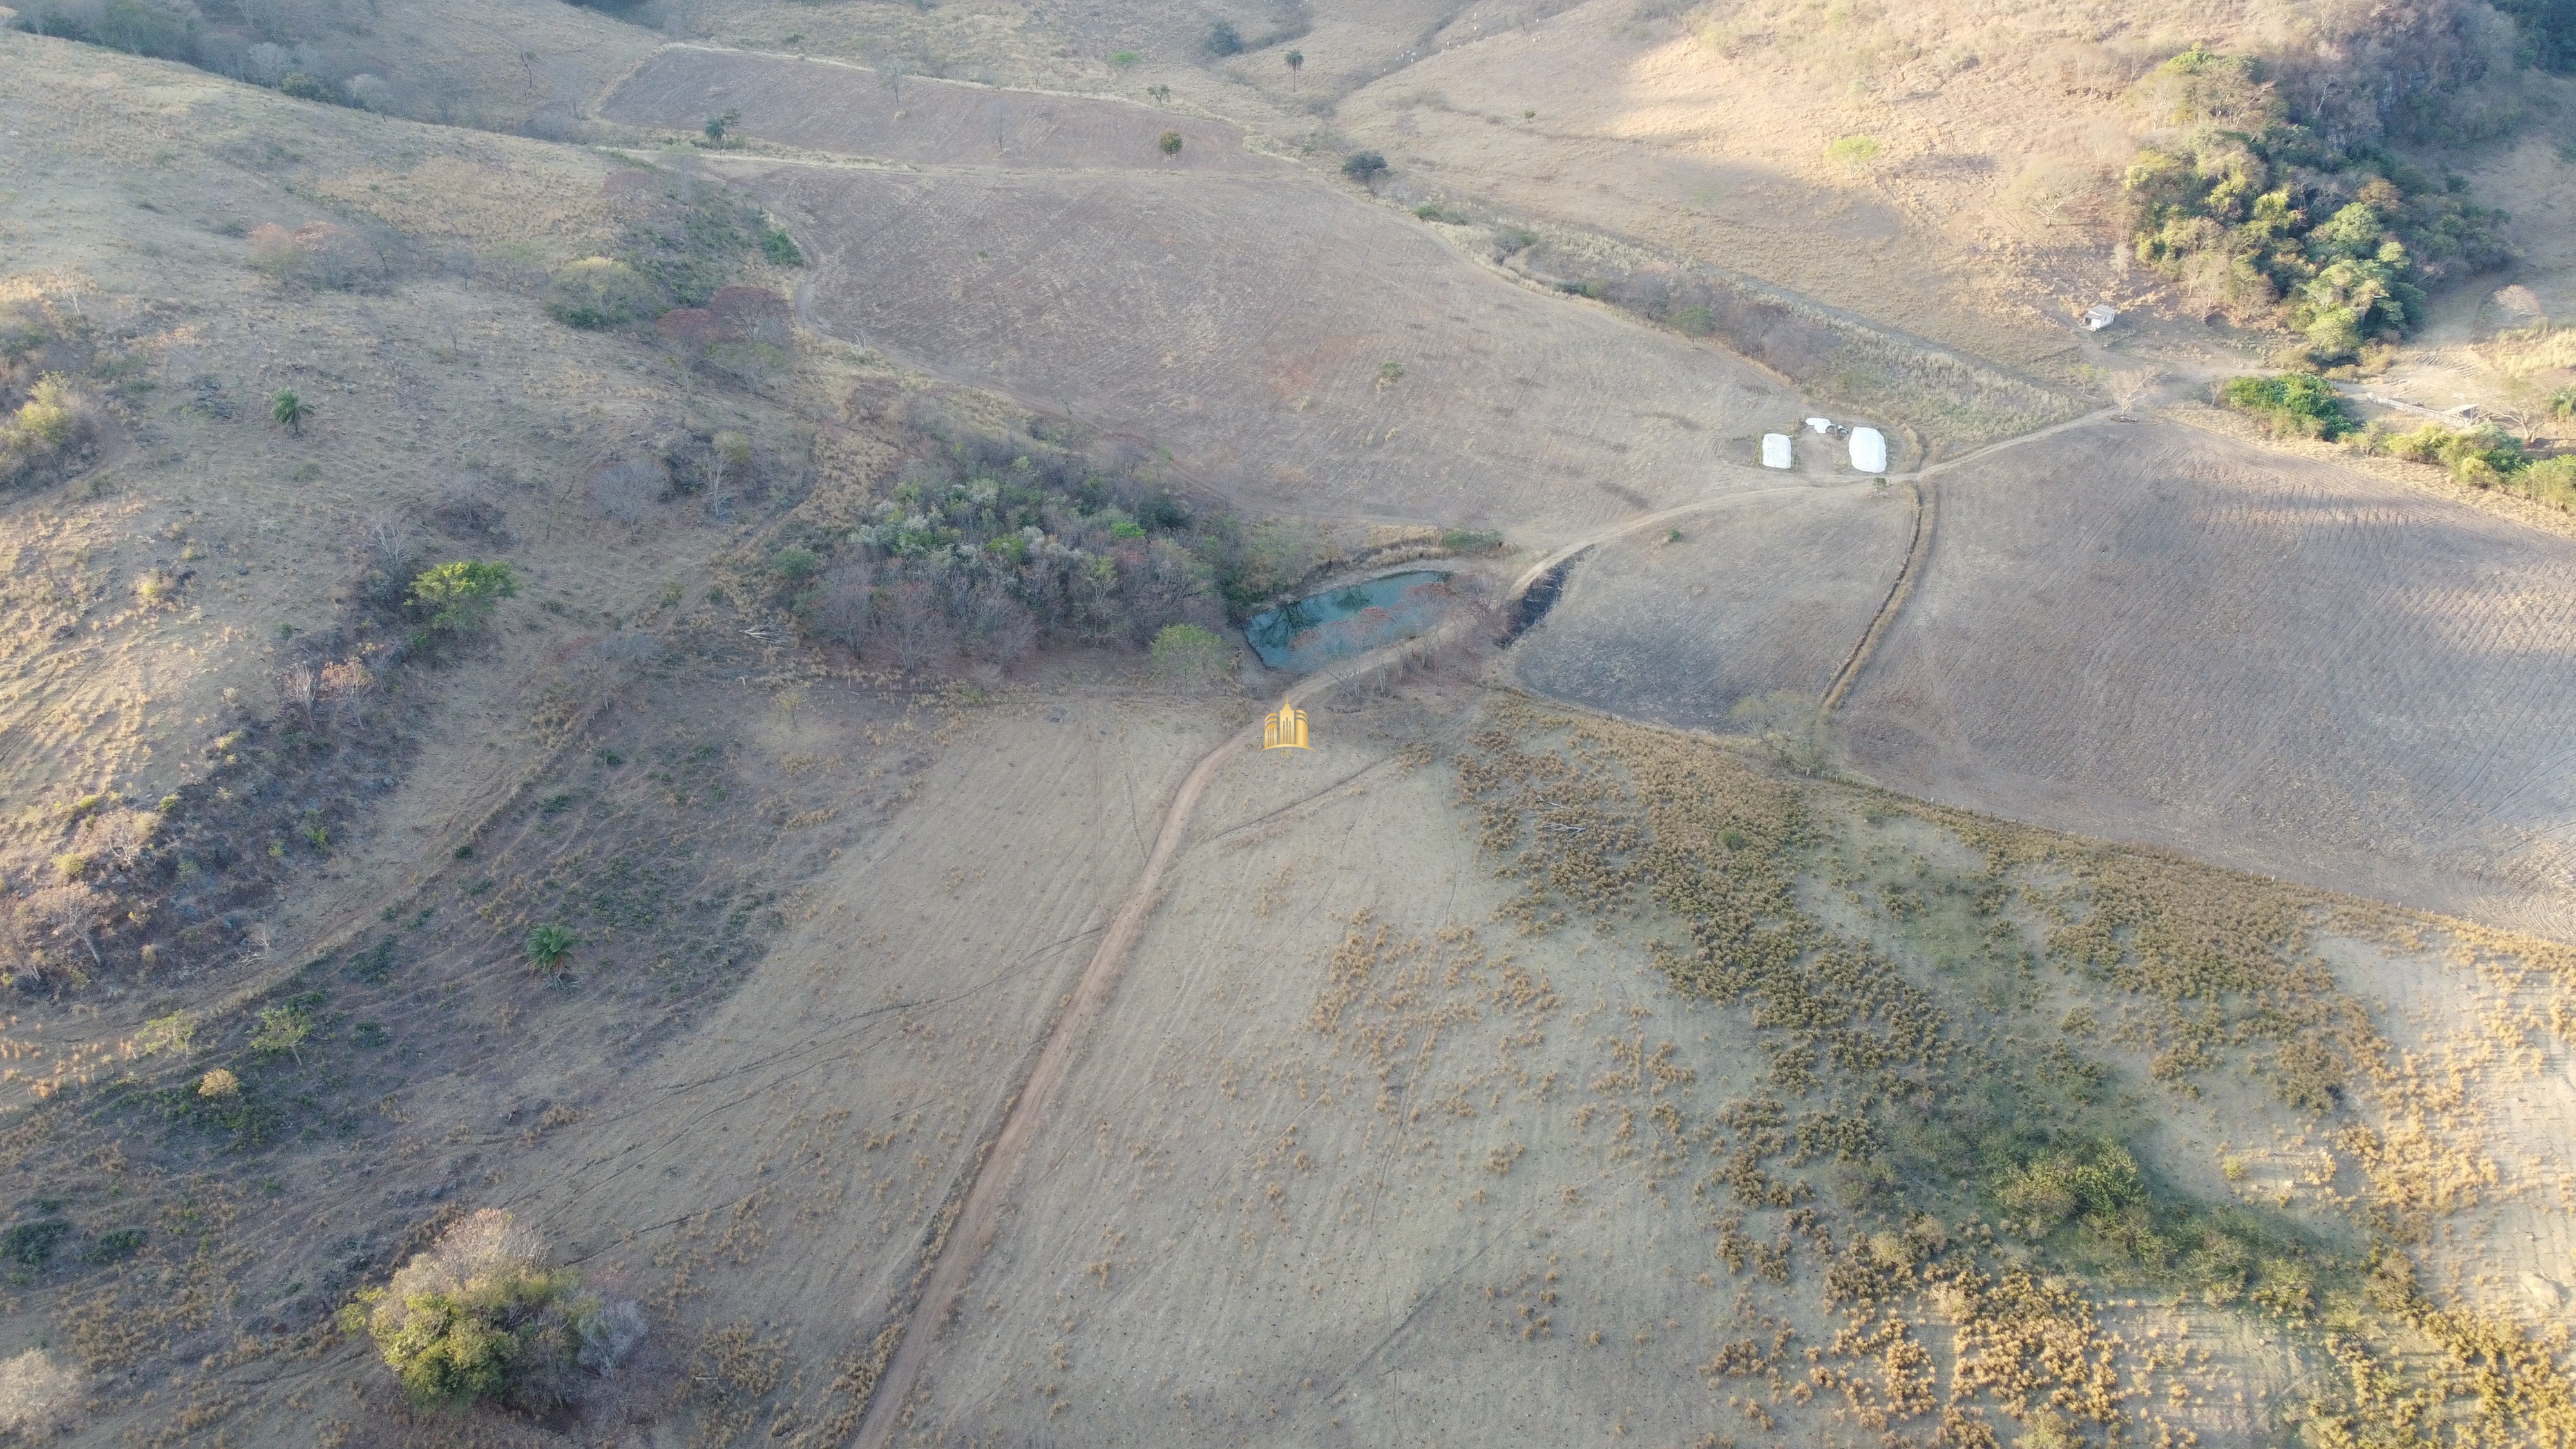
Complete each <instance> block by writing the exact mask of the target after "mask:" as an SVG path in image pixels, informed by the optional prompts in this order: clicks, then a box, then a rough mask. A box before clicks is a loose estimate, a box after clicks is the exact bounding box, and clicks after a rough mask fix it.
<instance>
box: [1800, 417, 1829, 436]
mask: <svg viewBox="0 0 2576 1449" xmlns="http://www.w3.org/2000/svg"><path fill="white" fill-rule="evenodd" d="M1833 430H1834V420H1833V419H1832V418H1809V419H1807V431H1808V432H1811V433H1830V432H1832V431H1833Z"/></svg>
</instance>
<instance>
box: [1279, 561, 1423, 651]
mask: <svg viewBox="0 0 2576 1449" xmlns="http://www.w3.org/2000/svg"><path fill="white" fill-rule="evenodd" d="M1454 601H1455V596H1454V595H1452V594H1451V593H1450V592H1449V575H1447V574H1445V573H1435V572H1433V571H1431V570H1428V569H1417V570H1415V571H1414V572H1412V573H1403V574H1389V575H1387V576H1386V577H1385V578H1382V579H1371V580H1369V581H1368V582H1367V583H1364V584H1351V585H1348V586H1347V587H1344V588H1338V589H1327V590H1325V591H1324V592H1323V593H1320V594H1310V595H1308V596H1307V597H1305V598H1302V599H1299V600H1298V601H1297V602H1295V603H1293V604H1287V605H1283V606H1282V607H1280V608H1276V609H1271V610H1268V611H1266V612H1263V613H1259V614H1255V615H1253V616H1252V618H1251V620H1250V621H1249V622H1247V623H1246V624H1245V625H1244V626H1243V637H1244V639H1245V641H1246V642H1248V643H1249V644H1251V645H1252V652H1253V653H1255V654H1258V655H1260V656H1261V662H1262V663H1264V664H1266V665H1268V666H1270V667H1271V668H1273V669H1284V670H1288V671H1290V672H1292V673H1304V672H1305V671H1307V670H1310V669H1315V668H1318V667H1320V666H1322V665H1323V664H1324V663H1326V662H1327V661H1330V660H1334V659H1340V658H1343V657H1345V656H1347V655H1352V654H1363V653H1366V652H1367V651H1369V650H1371V649H1375V648H1376V647H1378V646H1379V645H1381V644H1386V643H1391V642H1393V641H1394V640H1397V639H1402V638H1406V637H1408V636H1410V635H1414V634H1419V633H1421V632H1422V631H1423V630H1425V629H1428V628H1430V627H1431V626H1432V625H1433V624H1435V623H1437V622H1439V620H1440V616H1441V615H1442V614H1444V613H1446V612H1448V609H1449V606H1450V604H1451V603H1453V602H1454Z"/></svg>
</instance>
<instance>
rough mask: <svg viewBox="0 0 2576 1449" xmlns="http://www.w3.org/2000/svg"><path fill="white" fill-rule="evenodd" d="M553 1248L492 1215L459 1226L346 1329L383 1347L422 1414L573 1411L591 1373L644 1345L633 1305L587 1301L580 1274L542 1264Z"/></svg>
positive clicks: (357, 1303) (374, 1296) (370, 1292)
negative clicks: (431, 1408) (438, 1408)
mask: <svg viewBox="0 0 2576 1449" xmlns="http://www.w3.org/2000/svg"><path fill="white" fill-rule="evenodd" d="M543 1251H544V1245H543V1244H542V1243H541V1242H540V1241H539V1240H538V1238H537V1237H536V1235H535V1234H534V1233H531V1232H529V1231H528V1230H527V1229H525V1228H522V1227H520V1226H519V1225H518V1224H517V1223H515V1222H514V1221H512V1220H511V1218H510V1215H509V1214H507V1213H504V1212H500V1211H497V1210H495V1209H490V1208H486V1209H484V1210H483V1211H481V1212H477V1213H475V1214H473V1215H472V1216H471V1217H468V1218H466V1219H464V1220H463V1221H461V1222H459V1223H458V1224H456V1226H454V1227H452V1228H450V1229H449V1230H448V1231H447V1233H446V1235H445V1236H443V1237H441V1238H440V1239H439V1241H438V1243H437V1245H436V1246H435V1247H433V1248H431V1249H430V1250H428V1251H427V1252H424V1253H420V1254H417V1255H415V1256H414V1257H413V1258H412V1260H411V1261H410V1262H408V1263H406V1264H404V1265H403V1267H402V1268H401V1269H400V1270H399V1271H398V1272H396V1273H395V1274H394V1276H393V1281H392V1282H390V1283H388V1284H387V1285H386V1286H384V1287H382V1288H371V1289H367V1290H364V1291H362V1292H361V1293H359V1294H358V1296H357V1298H356V1299H355V1300H354V1301H353V1302H351V1303H350V1305H349V1306H348V1308H347V1309H345V1310H344V1311H343V1312H342V1315H341V1324H342V1326H343V1327H344V1328H346V1329H347V1330H348V1331H350V1332H352V1333H358V1332H363V1333H365V1334H366V1335H367V1336H368V1337H369V1338H370V1339H372V1340H373V1341H374V1343H375V1345H376V1349H377V1352H378V1353H380V1354H381V1355H382V1356H383V1358H384V1361H385V1364H386V1366H387V1367H388V1368H391V1369H392V1370H393V1371H394V1373H395V1374H396V1376H398V1377H399V1378H400V1379H401V1380H402V1384H403V1388H404V1390H405V1391H406V1392H407V1393H409V1394H410V1395H411V1397H412V1399H413V1401H414V1402H416V1403H420V1404H466V1403H475V1402H482V1401H491V1402H497V1403H501V1404H506V1405H509V1406H511V1407H513V1408H519V1409H525V1410H532V1411H543V1410H547V1409H551V1408H554V1407H555V1406H557V1405H560V1404H563V1403H567V1402H569V1401H571V1400H572V1399H573V1398H574V1397H575V1395H576V1394H577V1393H578V1391H579V1388H580V1373H581V1371H582V1370H585V1369H587V1370H589V1371H591V1372H593V1373H599V1374H605V1373H607V1372H609V1371H611V1370H613V1369H615V1367H616V1366H617V1363H618V1361H619V1360H620V1359H622V1358H623V1357H624V1356H625V1354H626V1353H627V1351H628V1350H630V1349H632V1348H633V1347H634V1345H635V1343H636V1342H637V1341H638V1340H639V1339H641V1337H642V1336H643V1319H642V1315H641V1314H640V1312H638V1311H637V1310H636V1308H635V1306H634V1305H633V1304H619V1305H602V1304H601V1303H600V1302H599V1300H598V1299H596V1298H590V1297H577V1296H575V1290H576V1289H577V1288H578V1286H579V1284H580V1278H579V1275H577V1274H575V1273H573V1272H572V1271H570V1270H569V1269H556V1270H551V1271H550V1270H547V1269H545V1268H542V1267H540V1266H538V1263H539V1259H540V1258H541V1256H542V1254H543Z"/></svg>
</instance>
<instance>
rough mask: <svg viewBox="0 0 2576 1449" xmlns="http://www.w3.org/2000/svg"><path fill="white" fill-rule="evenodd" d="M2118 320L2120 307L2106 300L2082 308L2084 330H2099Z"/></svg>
mask: <svg viewBox="0 0 2576 1449" xmlns="http://www.w3.org/2000/svg"><path fill="white" fill-rule="evenodd" d="M2119 320H2120V309H2119V308H2117V307H2114V306H2112V305H2111V304H2110V303H2108V302H2096V303H2094V304H2093V305H2092V306H2090V307H2087V308H2085V309H2084V330H2085V331H2087V332H2099V331H2101V330H2102V329H2103V328H2105V327H2108V326H2110V325H2111V324H2112V323H2114V322H2117V321H2119Z"/></svg>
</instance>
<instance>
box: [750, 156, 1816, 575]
mask: <svg viewBox="0 0 2576 1449" xmlns="http://www.w3.org/2000/svg"><path fill="white" fill-rule="evenodd" d="M747 183H748V184H749V185H750V186H751V188H752V189H753V191H754V192H755V193H757V194H758V195H759V196H761V197H762V199H763V200H764V201H765V202H766V203H767V204H768V205H769V206H770V207H771V208H772V209H773V210H775V211H777V212H778V213H779V214H780V215H782V216H786V217H789V218H791V221H792V224H793V225H794V226H795V227H796V228H797V230H798V232H799V234H800V235H808V236H811V237H812V238H813V239H814V244H813V250H814V255H815V262H816V266H815V278H814V281H813V283H812V286H813V300H812V310H813V315H814V317H815V320H816V322H817V323H818V325H820V326H821V327H822V328H823V329H824V330H826V331H828V332H830V333H832V334H834V335H836V336H839V337H842V338H845V339H847V340H850V341H854V342H857V343H860V344H862V345H864V346H867V347H870V348H874V349H878V350H881V351H883V352H885V353H886V354H887V355H888V356H891V357H894V358H896V359H899V360H901V361H903V362H905V363H907V364H911V365H915V366H919V367H921V368H923V369H924V370H925V371H929V372H932V373H935V374H939V375H943V376H946V377H949V378H952V379H955V380H958V381H960V382H969V383H972V384H975V385H980V386H984V387H989V388H993V389H995V390H997V391H1000V392H1003V393H1005V394H1007V395H1009V396H1011V397H1013V398H1015V399H1017V400H1019V401H1020V402H1021V403H1023V404H1024V405H1026V406H1027V407H1029V408H1030V409H1031V410H1032V411H1035V412H1038V413H1041V414H1050V413H1051V414H1054V415H1056V416H1059V417H1062V416H1065V415H1066V414H1068V413H1069V414H1070V415H1071V416H1072V417H1073V418H1075V419H1077V420H1079V421H1080V422H1081V423H1083V424H1086V425H1089V426H1093V427H1099V428H1103V429H1106V430H1108V431H1111V432H1114V433H1125V434H1131V435H1133V436H1134V437H1136V438H1137V439H1138V440H1139V441H1140V443H1143V444H1144V445H1145V446H1148V447H1151V448H1154V449H1158V450H1160V451H1161V452H1163V453H1164V454H1166V455H1168V459H1169V462H1170V465H1171V467H1172V469H1173V470H1174V472H1175V473H1176V474H1178V476H1180V477H1183V478H1187V479H1189V480H1191V481H1192V482H1194V483H1197V484H1200V485H1202V486H1205V487H1208V488H1212V489H1214V490H1216V491H1218V492H1221V493H1223V494H1225V495H1226V496H1228V497H1231V498H1234V499H1236V500H1238V501H1239V502H1241V503H1242V504H1244V505H1246V506H1250V507H1255V508H1260V509H1263V510H1279V511H1287V512H1295V513H1303V514H1309V515H1329V516H1333V517H1340V518H1357V519H1367V520H1383V521H1389V522H1419V523H1434V524H1445V525H1456V524H1472V525H1476V526H1480V527H1482V526H1494V525H1506V524H1507V525H1509V526H1510V527H1512V528H1513V529H1514V530H1515V532H1516V533H1525V534H1526V535H1527V536H1529V537H1532V538H1534V539H1538V540H1550V539H1554V538H1561V537H1565V536H1568V535H1570V534H1572V533H1574V532H1575V531H1577V530H1579V529H1580V528H1582V527H1583V526H1584V525H1587V524H1598V523H1603V522H1607V521H1608V520H1610V519H1613V518H1615V517H1617V516H1619V515H1620V514H1623V513H1628V512H1632V511H1642V510H1645V509H1648V508H1652V507H1655V506H1658V505H1662V504H1667V503H1673V502H1678V501H1681V500H1683V499H1686V498H1691V497H1695V496H1698V495H1700V494H1702V493H1705V492H1707V491H1708V490H1710V489H1711V488H1718V487H1739V486H1743V481H1742V480H1745V479H1747V478H1749V477H1750V476H1752V474H1751V471H1750V470H1749V469H1747V468H1745V467H1744V466H1743V465H1744V464H1745V463H1747V462H1749V461H1750V459H1751V455H1752V449H1753V441H1752V439H1753V435H1754V434H1755V433H1757V432H1759V431H1760V430H1761V429H1762V428H1763V427H1764V426H1777V425H1778V424H1779V423H1780V421H1781V420H1783V419H1785V418H1791V417H1795V416H1797V412H1798V404H1797V400H1796V398H1795V395H1794V394H1792V393H1790V392H1789V391H1788V390H1787V389H1786V388H1783V387H1781V386H1779V385H1778V384H1776V383H1774V382H1772V381H1771V380H1770V379H1769V378H1767V377H1765V376H1764V375H1763V374H1762V373H1760V372H1759V371H1757V370H1755V369H1754V368H1751V367H1749V366H1747V365H1745V364H1744V363H1742V362H1740V361H1737V360H1735V359H1733V358H1731V357H1729V356H1727V355H1725V354H1723V353H1720V352H1718V351H1716V350H1714V349H1712V348H1708V347H1704V346H1694V345H1692V344H1690V343H1688V342H1686V341H1683V340H1682V339H1679V338H1674V337H1669V336H1662V335H1658V334H1656V333H1654V332H1651V331H1649V330H1647V329H1645V328H1643V327H1640V326H1638V325H1636V324H1634V323H1631V322H1627V321H1625V320H1623V319H1621V318H1619V317H1617V316H1616V315H1614V314H1612V313H1609V312H1607V311H1606V310H1604V309H1600V308H1597V307H1592V306H1584V305H1572V304H1568V303H1565V302H1562V301H1557V300H1552V299H1549V298H1546V297H1542V296H1537V295H1533V294H1531V293H1529V292H1527V291H1525V290H1523V289H1521V288H1519V287H1516V286H1514V285H1512V284H1511V283H1509V282H1506V281H1503V280H1501V279H1499V278H1496V277H1494V276H1492V275H1491V274H1489V273H1487V272H1485V271H1483V270H1481V269H1479V268H1477V267H1476V266H1474V265H1472V264H1471V263H1469V262H1467V261H1466V260H1464V259H1462V258H1461V257H1459V256H1458V255H1457V254H1456V253H1455V252H1453V251H1451V250H1450V249H1449V248H1448V247H1447V246H1445V245H1443V244H1442V242H1441V241H1440V240H1439V239H1438V238H1437V237H1435V236H1433V235H1431V234H1430V232H1429V231H1428V229H1427V228H1421V227H1417V226H1415V225H1414V224H1412V223H1409V222H1403V221H1399V220H1397V219H1396V218H1394V217H1392V216H1390V215H1388V214H1387V213H1386V212H1384V211H1381V210H1377V209H1375V208H1371V207H1366V206H1361V205H1356V204H1354V203H1352V202H1350V201H1349V200H1347V199H1345V198H1343V197H1340V196H1337V195H1335V194H1333V193H1332V192H1330V191H1328V190H1325V189H1324V188H1321V187H1318V186H1313V185H1310V184H1305V183H1301V182H1293V181H1291V182H1275V181H1264V180H1256V179H1252V178H1238V177H1215V176H1212V177H1204V178H1201V177H1160V176H1146V175H1135V174H1109V175H1082V176H1064V175H1040V176H1022V175H1009V176H996V175H978V174H972V173H962V172H961V173H955V174H949V175H941V176H935V177H933V176H915V175H905V174H902V173H898V172H889V171H877V170H862V169H857V168H847V167H822V166H784V167H770V168H764V169H763V170H761V171H759V172H758V173H756V174H753V175H751V176H750V177H748V178H747ZM895 278H906V279H914V281H913V282H908V283H907V284H905V285H889V281H890V279H895ZM930 278H938V279H940V280H938V281H936V282H930V283H928V284H927V285H921V284H918V283H920V282H923V281H926V280H927V279H930ZM1292 283H1293V286H1294V290H1291V284H1292Z"/></svg>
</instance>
